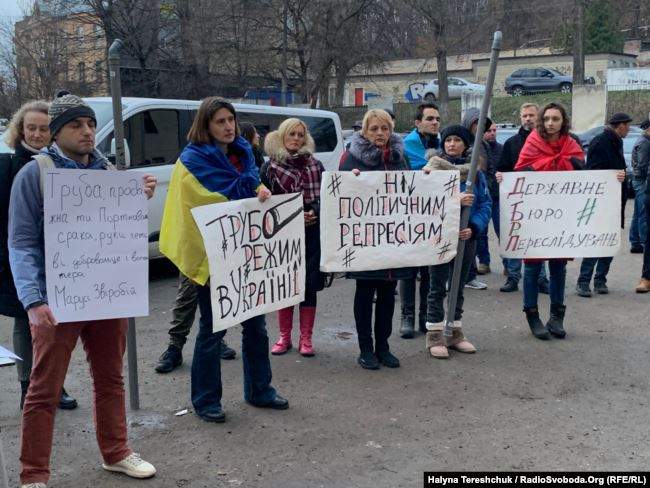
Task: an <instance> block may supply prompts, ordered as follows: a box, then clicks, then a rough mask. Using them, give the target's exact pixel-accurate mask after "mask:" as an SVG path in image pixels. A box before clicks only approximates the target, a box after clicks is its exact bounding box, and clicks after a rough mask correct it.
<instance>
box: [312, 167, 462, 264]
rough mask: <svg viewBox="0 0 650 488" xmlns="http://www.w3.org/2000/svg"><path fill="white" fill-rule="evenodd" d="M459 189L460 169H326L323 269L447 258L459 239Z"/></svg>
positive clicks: (322, 243)
mask: <svg viewBox="0 0 650 488" xmlns="http://www.w3.org/2000/svg"><path fill="white" fill-rule="evenodd" d="M459 189H460V178H459V172H458V171H434V172H432V173H430V174H426V173H424V172H420V171H372V172H363V173H359V171H358V170H356V173H355V170H352V171H336V172H329V171H326V172H325V173H323V179H322V183H321V193H320V194H321V215H320V226H321V263H320V269H321V271H324V272H334V271H367V270H378V269H387V268H403V267H412V266H426V265H433V264H442V263H446V262H449V261H450V260H451V259H453V257H454V256H455V249H456V245H457V242H458V226H459V221H460V200H461V199H460V198H459ZM466 201H467V200H466Z"/></svg>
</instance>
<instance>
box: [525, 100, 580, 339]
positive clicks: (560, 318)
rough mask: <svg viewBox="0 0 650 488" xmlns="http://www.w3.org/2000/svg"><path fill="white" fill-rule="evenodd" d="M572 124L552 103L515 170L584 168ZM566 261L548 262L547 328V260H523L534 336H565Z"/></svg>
mask: <svg viewBox="0 0 650 488" xmlns="http://www.w3.org/2000/svg"><path fill="white" fill-rule="evenodd" d="M570 127H571V121H570V119H569V116H568V115H567V112H566V109H565V108H564V106H562V105H561V104H559V103H549V104H547V105H546V106H544V107H543V108H542V109H541V110H540V111H539V113H538V118H537V125H536V128H535V130H533V131H532V132H531V133H530V135H529V136H528V138H527V139H526V142H525V143H524V147H523V148H522V150H521V153H520V154H519V159H518V160H517V163H516V164H515V168H514V169H515V171H575V170H580V169H582V168H584V153H583V152H582V148H581V147H580V145H579V144H578V143H577V142H576V141H575V139H574V138H573V137H572V136H571V134H570V133H569V129H570ZM566 264H567V259H549V260H548V268H549V297H550V299H551V312H550V318H549V320H548V322H547V323H546V326H544V324H543V323H542V321H541V319H540V318H539V309H538V307H537V298H538V296H539V288H538V279H539V274H540V272H541V270H542V266H543V265H544V259H525V260H524V313H525V314H526V320H527V321H528V326H529V327H530V330H531V332H532V333H533V335H534V336H535V337H537V338H538V339H542V340H548V339H550V337H551V335H552V336H554V337H557V338H558V339H563V338H564V337H565V336H566V331H565V330H564V315H565V312H566V306H565V305H564V288H565V283H566Z"/></svg>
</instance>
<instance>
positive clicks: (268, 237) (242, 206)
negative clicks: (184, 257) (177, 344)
mask: <svg viewBox="0 0 650 488" xmlns="http://www.w3.org/2000/svg"><path fill="white" fill-rule="evenodd" d="M267 191H268V190H267ZM269 195H270V193H269ZM192 215H193V217H194V220H195V221H196V225H197V226H198V228H199V231H200V232H201V236H202V237H203V243H204V245H205V251H206V254H207V256H208V263H209V266H210V294H211V298H212V317H213V330H214V331H215V332H216V331H219V330H224V329H226V328H228V327H231V326H233V325H236V324H239V323H241V322H243V321H244V320H247V319H250V318H252V317H256V316H258V315H262V314H265V313H268V312H272V311H275V310H279V309H281V308H285V307H288V306H290V305H296V304H298V303H300V302H301V301H303V300H304V296H305V220H304V211H303V207H302V195H301V194H300V193H293V194H289V195H276V196H270V197H269V198H268V200H267V201H266V202H264V203H261V202H260V201H259V195H258V198H257V199H256V198H249V199H246V200H237V201H233V202H224V203H216V204H212V205H204V206H202V207H196V208H194V209H192Z"/></svg>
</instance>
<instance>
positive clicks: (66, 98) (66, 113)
mask: <svg viewBox="0 0 650 488" xmlns="http://www.w3.org/2000/svg"><path fill="white" fill-rule="evenodd" d="M48 114H49V116H50V133H51V134H52V137H54V135H55V134H56V133H57V132H59V130H61V127H63V126H64V125H65V124H67V123H68V122H71V121H73V120H74V119H77V118H79V117H90V118H91V119H93V120H94V121H95V124H97V117H95V112H94V111H93V109H92V108H90V106H89V105H88V104H87V103H86V102H84V101H83V100H82V99H81V98H79V97H78V96H76V95H71V94H69V93H67V94H65V95H63V96H61V97H58V98H55V99H54V100H53V101H52V103H51V104H50V109H49V111H48Z"/></svg>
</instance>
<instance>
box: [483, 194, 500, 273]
mask: <svg viewBox="0 0 650 488" xmlns="http://www.w3.org/2000/svg"><path fill="white" fill-rule="evenodd" d="M492 225H493V226H494V232H495V233H496V235H497V237H499V235H500V232H499V230H500V229H499V200H498V199H497V200H495V199H492ZM489 227H490V226H489V225H488V226H487V227H486V228H485V231H483V233H482V234H481V235H479V236H478V237H477V238H476V257H478V262H479V263H482V264H490V246H489V244H488V230H489ZM504 266H505V263H504Z"/></svg>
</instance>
